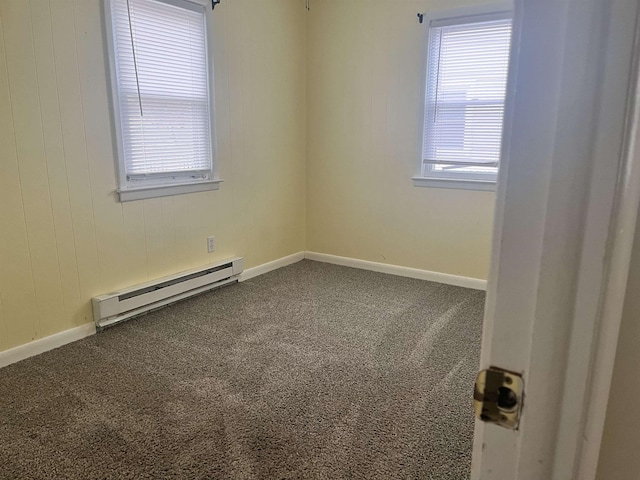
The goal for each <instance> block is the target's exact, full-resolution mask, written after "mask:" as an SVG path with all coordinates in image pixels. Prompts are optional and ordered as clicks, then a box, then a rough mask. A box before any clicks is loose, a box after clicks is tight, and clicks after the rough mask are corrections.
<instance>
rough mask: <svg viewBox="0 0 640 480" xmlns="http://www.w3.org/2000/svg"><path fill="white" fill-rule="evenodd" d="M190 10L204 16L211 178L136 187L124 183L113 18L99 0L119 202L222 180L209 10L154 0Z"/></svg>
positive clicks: (107, 2)
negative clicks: (200, 12) (201, 13)
mask: <svg viewBox="0 0 640 480" xmlns="http://www.w3.org/2000/svg"><path fill="white" fill-rule="evenodd" d="M154 1H156V2H161V3H166V4H168V5H173V6H177V7H181V8H187V9H190V10H193V11H202V12H203V14H204V20H205V22H204V23H205V38H206V42H205V55H206V58H205V61H206V65H207V93H208V96H209V139H210V140H209V141H210V145H211V147H210V148H211V157H212V158H211V171H210V175H211V178H209V179H208V180H205V181H201V182H188V183H185V182H180V181H178V182H175V183H166V184H160V185H147V186H140V187H132V186H128V182H127V178H126V171H125V166H124V150H123V141H122V117H121V112H120V104H119V101H118V79H117V77H116V72H117V70H116V57H115V46H114V39H113V19H112V16H111V0H103V1H102V15H103V26H104V31H103V33H104V43H105V49H106V54H107V59H108V69H109V73H108V80H109V88H108V89H107V90H108V95H109V97H110V102H109V103H110V104H111V105H110V107H111V108H110V109H111V125H112V133H113V135H112V138H113V144H114V145H113V146H114V151H115V152H116V155H115V159H114V160H115V166H116V176H117V181H118V185H117V188H116V193H117V194H118V198H119V200H120V202H129V201H134V200H142V199H145V198H157V197H164V196H170V195H181V194H184V193H193V192H203V191H208V190H218V189H219V188H220V183H222V182H223V180H222V179H221V178H220V173H219V165H218V164H219V162H218V155H217V151H218V146H217V136H216V108H215V104H216V102H215V76H214V62H213V59H212V54H213V32H212V27H211V14H212V12H211V11H210V10H209V9H207V2H206V0H154Z"/></svg>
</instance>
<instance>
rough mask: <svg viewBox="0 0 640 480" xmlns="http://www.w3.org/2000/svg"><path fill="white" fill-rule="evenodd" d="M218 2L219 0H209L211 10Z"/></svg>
mask: <svg viewBox="0 0 640 480" xmlns="http://www.w3.org/2000/svg"><path fill="white" fill-rule="evenodd" d="M219 4H220V0H211V10H215V9H216V5H219Z"/></svg>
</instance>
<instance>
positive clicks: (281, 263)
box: [239, 252, 305, 282]
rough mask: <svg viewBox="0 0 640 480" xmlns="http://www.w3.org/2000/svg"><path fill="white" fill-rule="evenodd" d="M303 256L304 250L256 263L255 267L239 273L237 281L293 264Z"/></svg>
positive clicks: (302, 258)
mask: <svg viewBox="0 0 640 480" xmlns="http://www.w3.org/2000/svg"><path fill="white" fill-rule="evenodd" d="M304 258H305V252H298V253H294V254H293V255H288V256H286V257H282V258H278V259H277V260H273V261H271V262H267V263H263V264H262V265H258V266H257V267H251V268H247V269H246V270H245V271H244V272H242V273H241V274H240V279H239V281H240V282H244V281H245V280H249V279H250V278H254V277H257V276H258V275H263V274H265V273H268V272H272V271H273V270H277V269H279V268H282V267H286V266H289V265H293V264H294V263H298V262H300V261H302V260H304Z"/></svg>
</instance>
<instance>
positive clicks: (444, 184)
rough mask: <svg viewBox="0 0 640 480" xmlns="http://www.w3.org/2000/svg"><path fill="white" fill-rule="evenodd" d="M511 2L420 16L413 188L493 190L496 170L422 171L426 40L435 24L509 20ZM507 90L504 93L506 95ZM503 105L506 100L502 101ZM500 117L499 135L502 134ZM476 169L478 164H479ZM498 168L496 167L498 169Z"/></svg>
mask: <svg viewBox="0 0 640 480" xmlns="http://www.w3.org/2000/svg"><path fill="white" fill-rule="evenodd" d="M513 13H514V12H513V4H512V2H509V1H505V2H498V3H492V4H488V5H478V6H469V7H463V8H457V9H447V10H442V11H434V12H429V13H427V14H425V15H424V24H425V26H426V28H424V29H423V33H422V37H421V39H422V44H421V66H420V69H421V70H420V108H419V109H418V110H419V118H418V122H417V125H419V128H420V130H419V132H418V146H417V154H416V158H417V162H416V166H415V173H414V176H413V177H412V181H413V185H414V186H416V187H435V188H453V189H465V190H488V191H495V189H496V182H497V179H498V171H499V170H498V171H496V173H495V174H484V173H470V172H462V173H457V174H456V173H451V172H433V171H430V172H429V174H428V175H427V174H425V172H424V159H423V146H424V140H425V138H424V137H425V130H426V128H425V122H426V115H427V93H428V92H427V84H428V82H429V78H428V77H429V73H430V72H429V60H430V46H431V45H430V41H431V35H430V34H431V28H432V25H433V24H434V23H435V24H436V25H435V27H440V26H444V25H447V24H449V25H461V24H465V23H474V22H479V21H483V20H492V19H500V18H511V19H513ZM508 91H509V88H508V85H507V90H506V92H505V97H506V95H507V94H508ZM505 104H506V98H505ZM504 121H505V119H504V117H503V132H504ZM479 166H480V167H481V166H482V165H479ZM498 169H499V166H498Z"/></svg>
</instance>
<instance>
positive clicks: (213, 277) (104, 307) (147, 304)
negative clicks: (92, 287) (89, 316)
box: [92, 257, 243, 329]
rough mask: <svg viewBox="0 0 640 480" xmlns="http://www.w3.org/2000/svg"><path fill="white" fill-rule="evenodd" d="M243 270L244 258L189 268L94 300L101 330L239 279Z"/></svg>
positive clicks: (96, 317)
mask: <svg viewBox="0 0 640 480" xmlns="http://www.w3.org/2000/svg"><path fill="white" fill-rule="evenodd" d="M242 271H243V260H242V258H240V257H236V258H230V259H227V260H224V261H222V262H221V263H218V264H216V265H209V266H207V267H202V268H198V269H195V270H189V271H187V272H182V273H178V274H176V275H171V276H169V277H164V278H160V279H158V280H154V281H151V282H147V283H143V284H140V285H135V286H133V287H130V288H126V289H124V290H120V291H118V292H113V293H108V294H106V295H100V296H98V297H94V298H93V299H92V303H93V318H94V321H95V323H96V327H97V328H98V329H102V328H105V327H108V326H111V325H113V324H115V323H118V322H121V321H123V320H127V319H129V318H131V317H134V316H137V315H141V314H143V313H146V312H148V311H150V310H154V309H156V308H159V307H162V306H165V305H168V304H170V303H173V302H177V301H178V300H182V299H184V298H188V297H191V296H193V295H197V294H199V293H203V292H206V291H208V290H213V289H214V288H218V287H222V286H224V285H228V284H230V283H235V282H237V281H238V277H239V276H240V274H241V273H242Z"/></svg>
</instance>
